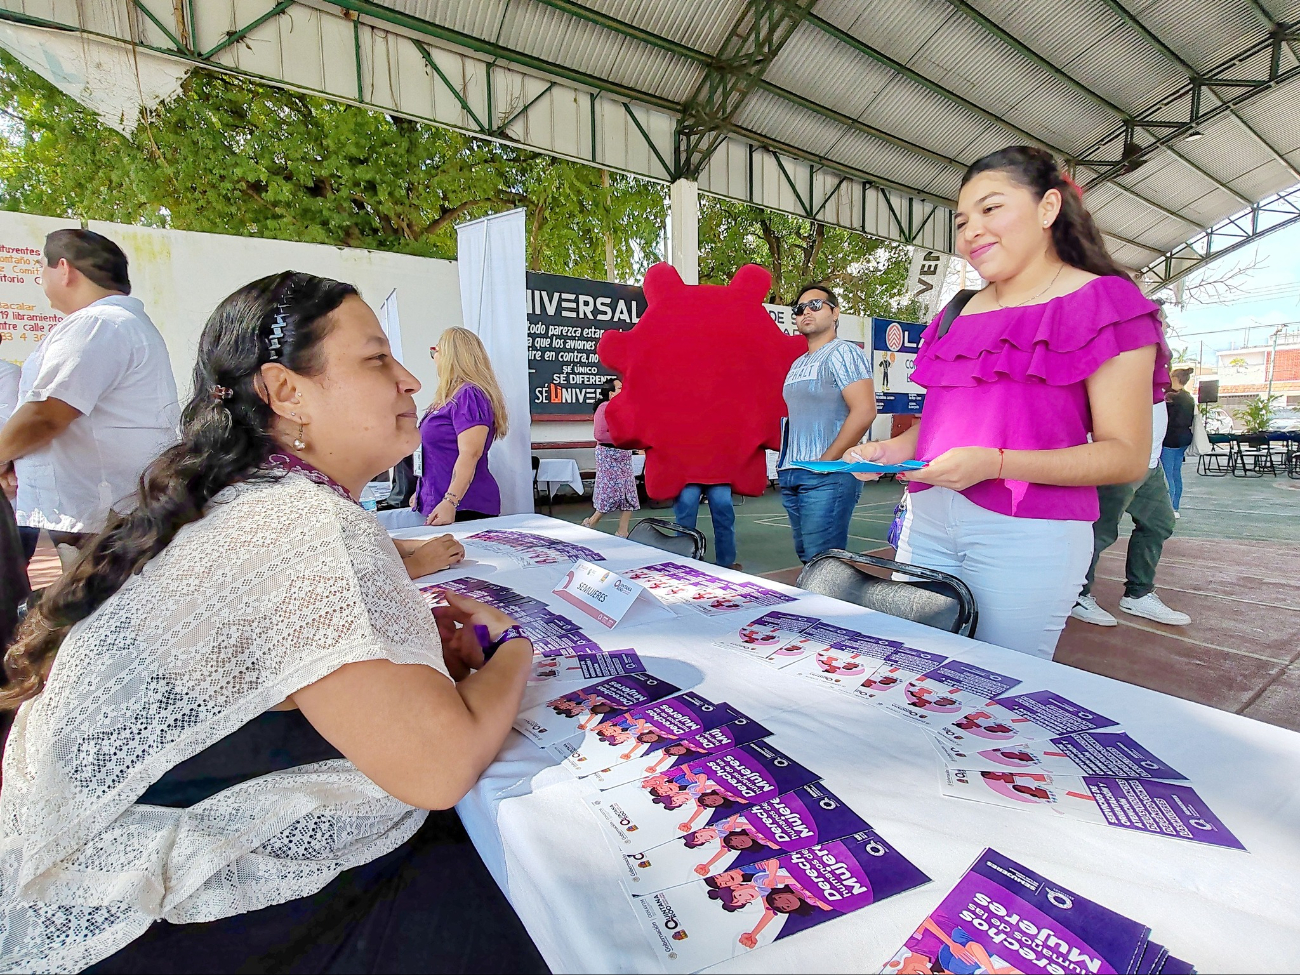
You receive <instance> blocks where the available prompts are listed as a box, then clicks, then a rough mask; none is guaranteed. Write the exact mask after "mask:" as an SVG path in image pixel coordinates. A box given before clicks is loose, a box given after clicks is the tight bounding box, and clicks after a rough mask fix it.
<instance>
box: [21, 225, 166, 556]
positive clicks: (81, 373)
mask: <svg viewBox="0 0 1300 975" xmlns="http://www.w3.org/2000/svg"><path fill="white" fill-rule="evenodd" d="M41 287H42V288H43V289H44V291H45V295H46V297H47V298H48V299H49V302H50V305H51V306H52V307H53V308H54V310H55V311H58V312H61V313H63V314H64V315H66V316H67V317H66V318H64V319H63V320H62V321H61V322H59V323H58V324H57V325H55V326H54V328H53V329H52V330H51V331H50V333H49V335H47V336H46V337H45V339H44V340H43V341H42V342H41V344H40V345H39V346H37V348H36V350H35V351H34V352H32V353H31V355H29V356H28V357H27V361H26V362H25V363H24V364H23V370H22V381H21V383H20V386H19V398H18V404H19V405H18V408H17V409H16V410H15V411H14V414H13V416H11V417H10V418H9V421H8V422H7V423H6V424H5V425H4V428H3V429H0V475H3V476H5V477H6V478H7V479H8V480H9V481H10V482H11V483H10V486H12V480H13V478H14V477H15V476H16V478H17V482H18V483H17V503H16V505H15V513H16V515H17V519H18V524H19V525H20V526H27V527H29V528H36V529H40V528H44V529H46V530H48V531H49V532H50V537H51V538H52V539H53V540H54V542H55V544H56V545H57V546H59V554H60V556H61V557H62V558H63V559H64V560H65V562H66V561H67V560H68V559H69V557H70V556H72V555H75V552H74V551H72V550H69V549H67V548H66V546H72V547H73V548H74V549H75V548H76V547H77V546H79V545H80V544H81V543H82V542H83V541H84V540H85V539H86V538H88V537H89V536H90V535H92V534H94V533H96V532H98V531H100V530H101V529H102V528H103V527H104V525H105V522H106V520H107V519H108V515H109V512H110V511H118V512H124V511H129V510H130V509H131V508H132V507H133V506H134V503H135V500H134V496H135V492H136V487H137V485H138V482H139V479H140V475H141V473H142V472H143V471H144V469H145V467H146V466H148V464H149V462H150V461H152V460H153V459H154V457H156V456H157V455H158V454H159V453H161V452H162V450H163V449H165V448H166V447H167V446H169V445H170V444H172V443H174V442H175V441H176V439H177V428H178V425H179V421H180V407H179V405H178V403H177V400H176V382H175V380H174V379H173V378H172V371H171V362H170V360H169V359H168V356H167V346H166V344H165V343H164V342H163V338H162V336H161V335H160V334H159V333H158V329H157V328H155V327H154V324H153V322H151V321H150V320H149V316H148V315H146V314H145V312H144V306H143V305H142V304H141V303H140V301H139V299H137V298H132V297H130V293H131V281H130V278H129V276H128V274H127V260H126V255H125V254H123V253H122V250H121V248H119V247H118V246H117V245H116V244H115V243H113V242H112V241H111V240H109V239H108V238H107V237H103V236H101V235H99V234H96V233H93V232H91V231H89V230H56V231H55V232H54V233H52V234H50V235H49V236H48V237H47V238H46V239H45V251H44V262H43V263H42V266H41Z"/></svg>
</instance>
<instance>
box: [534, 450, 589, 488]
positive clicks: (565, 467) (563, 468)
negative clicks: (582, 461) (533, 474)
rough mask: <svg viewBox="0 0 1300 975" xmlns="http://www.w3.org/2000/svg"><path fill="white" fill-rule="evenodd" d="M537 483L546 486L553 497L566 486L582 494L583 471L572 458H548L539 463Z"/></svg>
mask: <svg viewBox="0 0 1300 975" xmlns="http://www.w3.org/2000/svg"><path fill="white" fill-rule="evenodd" d="M537 483H538V484H543V485H545V486H546V492H547V494H549V495H551V497H554V496H555V492H556V491H557V490H558V489H559V488H560V487H561V485H564V484H567V485H568V486H569V487H571V488H573V490H575V491H576V492H578V494H582V470H581V469H580V468H579V467H578V462H577V461H576V460H574V459H573V458H572V457H548V458H546V459H544V460H541V461H538V464H537Z"/></svg>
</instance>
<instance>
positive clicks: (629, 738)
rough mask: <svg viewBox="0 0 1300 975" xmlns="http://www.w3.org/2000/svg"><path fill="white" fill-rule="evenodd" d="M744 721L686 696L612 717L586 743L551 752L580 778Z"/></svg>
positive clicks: (719, 707)
mask: <svg viewBox="0 0 1300 975" xmlns="http://www.w3.org/2000/svg"><path fill="white" fill-rule="evenodd" d="M740 717H742V715H741V714H740V712H738V711H736V710H735V709H734V708H732V707H731V706H730V705H728V704H714V703H713V702H712V701H710V700H709V699H708V698H705V697H701V696H700V695H698V694H695V693H693V692H691V691H686V692H685V693H682V694H676V695H674V696H672V697H665V698H661V699H659V700H658V701H652V702H650V703H649V704H642V705H640V706H639V707H635V708H632V709H631V710H630V711H623V712H622V713H620V714H611V715H609V716H608V717H607V718H606V719H605V720H604V721H602V722H600V724H598V725H596V726H595V727H592V728H588V729H587V733H586V734H585V735H583V736H582V737H581V738H573V739H570V740H568V741H562V742H559V743H557V744H555V745H552V746H550V748H549V751H550V752H551V754H552V755H554V756H555V757H556V758H558V759H559V760H560V761H562V762H563V763H564V764H565V766H566V767H567V768H568V769H569V770H570V771H571V772H573V773H574V774H575V775H586V774H588V773H590V772H599V771H601V770H603V769H607V768H613V767H614V766H615V765H619V764H622V763H623V762H631V761H635V760H636V759H639V758H641V757H643V756H644V755H645V754H646V753H647V752H648V751H650V749H651V747H652V746H654V745H660V746H664V745H668V744H670V743H671V742H674V741H678V740H680V739H682V738H691V737H693V736H695V735H698V734H700V733H701V732H705V731H711V730H713V729H714V728H718V727H721V726H722V725H725V724H730V723H731V722H732V721H735V720H736V719H737V718H740Z"/></svg>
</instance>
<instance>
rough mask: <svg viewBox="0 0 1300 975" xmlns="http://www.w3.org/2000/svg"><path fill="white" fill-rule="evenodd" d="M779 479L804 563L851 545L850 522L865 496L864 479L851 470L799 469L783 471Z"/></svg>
mask: <svg viewBox="0 0 1300 975" xmlns="http://www.w3.org/2000/svg"><path fill="white" fill-rule="evenodd" d="M777 478H778V480H779V483H780V485H781V503H782V504H784V505H785V513H786V516H787V517H789V519H790V532H791V534H793V535H794V551H795V554H796V555H798V556H799V561H800V562H810V561H812V560H813V559H815V558H816V557H817V556H819V555H821V554H822V553H823V552H826V551H829V550H830V549H833V548H848V545H849V522H850V521H851V520H852V519H853V506H854V505H856V504H857V503H858V498H859V497H861V496H862V482H861V481H859V480H858V479H857V478H856V477H854V476H853V475H852V474H849V473H847V472H841V473H838V474H814V473H813V472H812V471H804V470H799V469H798V468H790V469H788V470H784V471H781V472H780V473H779V474H778V475H777Z"/></svg>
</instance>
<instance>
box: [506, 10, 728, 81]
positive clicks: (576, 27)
mask: <svg viewBox="0 0 1300 975" xmlns="http://www.w3.org/2000/svg"><path fill="white" fill-rule="evenodd" d="M499 33H500V41H499V43H500V44H501V45H503V46H504V47H507V48H510V49H511V50H516V51H522V52H524V53H526V54H531V55H533V56H534V57H539V58H542V59H543V60H546V61H550V62H552V63H554V64H560V65H564V66H566V67H569V68H573V69H574V70H577V71H582V72H585V73H587V74H591V75H595V76H597V77H600V78H605V79H608V80H609V81H612V82H614V83H615V84H620V85H626V86H628V87H630V88H636V89H639V90H641V91H645V92H648V93H650V94H654V95H659V96H661V97H664V98H670V99H672V100H673V101H679V102H680V101H684V100H685V99H686V98H688V97H689V96H690V93H691V92H692V91H693V90H694V89H695V86H696V84H698V83H699V79H700V77H701V76H702V74H703V71H702V69H701V67H700V66H699V65H698V64H696V63H695V62H693V61H690V60H687V59H685V58H681V57H678V56H677V55H675V54H670V53H668V52H667V51H664V50H662V49H660V48H656V47H651V46H650V45H649V44H645V43H643V42H642V41H638V40H633V39H632V38H630V37H626V36H624V35H621V34H616V33H614V32H613V31H610V30H607V29H606V28H604V27H598V26H596V25H595V24H591V23H588V22H587V21H584V20H581V19H580V18H577V17H573V16H571V15H570V14H567V13H564V12H563V11H560V10H556V9H555V8H553V7H547V6H543V5H542V4H537V3H527V4H523V3H520V4H514V5H512V6H511V8H510V10H509V11H508V12H507V13H506V17H505V21H504V22H503V24H502V25H501V28H500V31H499Z"/></svg>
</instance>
